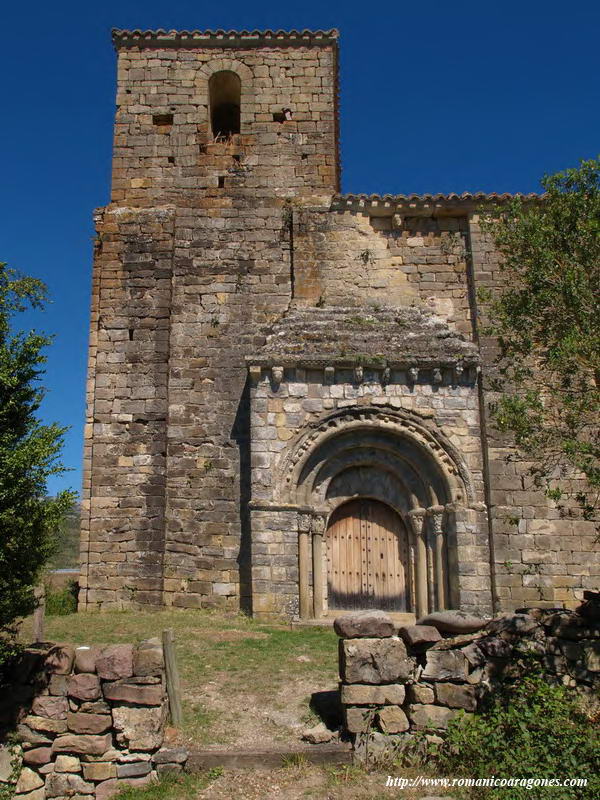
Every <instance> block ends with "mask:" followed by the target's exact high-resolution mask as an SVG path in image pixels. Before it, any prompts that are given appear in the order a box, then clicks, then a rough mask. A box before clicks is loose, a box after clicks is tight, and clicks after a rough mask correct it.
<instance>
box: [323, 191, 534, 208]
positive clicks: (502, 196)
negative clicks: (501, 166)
mask: <svg viewBox="0 0 600 800" xmlns="http://www.w3.org/2000/svg"><path fill="white" fill-rule="evenodd" d="M543 197H544V195H543V194H536V193H535V192H530V193H529V194H523V193H522V192H517V193H516V194H511V193H509V192H502V193H498V192H463V193H462V194H457V193H456V192H450V193H449V194H441V193H438V194H395V195H393V194H383V195H381V194H340V195H337V196H336V197H335V198H334V200H333V203H334V206H335V207H337V208H342V207H344V206H353V207H356V206H385V205H388V206H405V205H411V204H414V205H452V206H456V205H474V204H478V203H485V202H493V203H506V202H508V201H510V200H513V199H515V198H520V199H522V200H528V201H535V200H540V199H542V198H543Z"/></svg>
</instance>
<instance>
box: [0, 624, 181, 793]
mask: <svg viewBox="0 0 600 800" xmlns="http://www.w3.org/2000/svg"><path fill="white" fill-rule="evenodd" d="M12 680H13V685H12V691H11V692H10V694H9V693H7V695H6V696H5V697H4V698H3V699H2V701H1V703H0V785H1V784H2V782H3V783H4V784H8V785H11V784H12V785H13V786H14V784H15V782H16V786H14V791H15V797H16V798H19V800H44V798H57V799H58V798H64V797H72V796H74V797H77V798H80V800H107V798H109V797H112V796H113V795H115V794H116V793H117V792H118V791H119V790H120V788H121V787H122V786H123V785H125V784H130V785H132V786H143V785H145V784H147V783H149V782H151V781H152V780H154V779H155V778H156V777H157V776H159V775H160V774H162V773H164V772H168V771H179V770H181V769H182V768H183V766H182V765H183V764H184V763H185V761H186V758H187V753H186V752H185V751H184V750H181V749H169V748H166V747H163V742H164V733H165V723H166V718H167V696H166V690H165V673H164V659H163V651H162V646H161V644H160V641H159V640H158V639H148V640H146V641H144V642H141V643H140V644H139V645H138V646H137V647H135V646H133V645H131V644H117V645H109V646H108V647H105V648H98V647H73V646H70V645H55V646H52V647H49V648H45V649H37V648H30V649H28V650H25V651H24V653H23V654H22V655H21V656H20V657H19V659H18V661H17V662H16V663H15V664H14V666H13V670H12ZM15 736H16V739H17V741H18V744H12V743H11V744H9V743H8V742H7V739H8V738H9V737H10V738H11V740H12V739H14V738H15ZM2 742H4V744H2Z"/></svg>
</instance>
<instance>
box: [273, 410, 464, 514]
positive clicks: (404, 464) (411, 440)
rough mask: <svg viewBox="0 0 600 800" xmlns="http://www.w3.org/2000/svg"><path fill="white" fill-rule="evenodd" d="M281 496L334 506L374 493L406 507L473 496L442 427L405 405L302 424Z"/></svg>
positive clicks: (285, 464) (307, 503)
mask: <svg viewBox="0 0 600 800" xmlns="http://www.w3.org/2000/svg"><path fill="white" fill-rule="evenodd" d="M278 494H279V497H278V498H277V499H278V500H280V501H282V502H288V503H294V504H298V505H302V506H311V507H313V508H315V507H317V506H318V507H320V508H323V509H329V510H331V509H332V508H333V507H335V506H337V505H339V504H340V503H341V502H345V500H347V499H348V497H351V496H355V495H356V494H362V495H363V496H366V495H370V496H372V497H377V498H378V499H381V500H383V501H384V502H387V503H388V504H389V505H392V506H393V507H394V508H396V509H397V510H398V511H399V512H400V513H401V514H403V515H404V514H406V513H407V512H408V511H410V510H412V509H415V508H428V507H431V506H440V505H442V506H448V505H450V504H453V505H457V506H463V505H467V504H469V502H470V501H472V500H473V488H472V485H471V482H470V480H469V476H468V472H467V470H466V468H465V466H464V464H463V463H462V461H461V459H460V456H459V454H458V452H457V451H456V449H455V448H454V447H453V446H452V444H451V443H450V442H449V441H448V440H447V439H446V437H444V436H443V434H441V433H440V432H439V431H438V430H437V429H434V428H433V427H432V426H430V425H428V424H427V423H425V422H424V421H423V420H422V419H418V418H416V417H415V416H414V415H411V414H409V413H407V412H403V411H391V410H385V411H382V410H380V409H373V408H356V409H344V410H343V411H338V412H336V413H335V414H332V415H331V416H329V417H327V418H326V419H325V420H323V421H322V422H321V423H320V424H318V425H317V426H316V427H311V428H310V429H309V430H306V431H304V432H303V433H302V434H301V435H300V436H299V437H298V439H297V440H296V442H295V445H294V446H293V447H292V448H291V450H290V451H288V455H287V457H286V458H285V459H284V462H283V464H282V470H281V480H280V482H279V489H278Z"/></svg>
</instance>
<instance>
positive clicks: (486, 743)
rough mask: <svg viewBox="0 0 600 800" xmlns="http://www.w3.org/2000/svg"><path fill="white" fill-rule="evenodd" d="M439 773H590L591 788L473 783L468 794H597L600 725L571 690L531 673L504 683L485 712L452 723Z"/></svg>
mask: <svg viewBox="0 0 600 800" xmlns="http://www.w3.org/2000/svg"><path fill="white" fill-rule="evenodd" d="M437 759H438V763H439V767H440V770H439V771H440V774H444V775H452V776H456V777H460V776H465V777H468V778H490V777H492V776H495V777H497V778H526V779H527V778H532V779H535V778H557V779H559V780H560V781H563V780H565V779H568V778H587V780H588V785H587V787H577V788H566V787H552V788H549V787H533V788H530V789H527V788H526V787H506V788H495V789H489V788H486V789H484V788H470V789H465V790H462V791H463V794H462V795H458V796H462V797H465V798H471V799H474V798H482V797H490V796H493V797H494V800H521V799H522V798H528V800H533V798H546V799H548V798H552V800H563V798H564V800H567V798H568V799H569V800H573V798H577V800H597V798H598V797H600V727H599V725H598V720H596V721H595V723H594V722H593V721H592V720H591V719H589V718H588V717H587V716H586V714H585V713H584V711H583V707H582V704H581V701H580V698H579V697H578V696H577V695H575V694H574V692H573V690H572V689H567V688H565V687H562V686H554V685H552V684H551V683H550V682H549V681H548V678H547V677H544V676H543V675H540V674H538V673H533V674H532V673H530V674H528V675H525V676H522V677H520V678H519V679H518V680H516V681H515V682H514V683H512V684H504V685H503V686H501V687H500V688H499V689H498V690H497V691H495V692H494V693H493V694H491V695H490V697H489V698H488V700H487V701H486V702H485V704H484V705H483V706H482V708H481V710H480V711H479V712H478V713H476V714H473V715H469V716H467V715H461V716H460V717H458V718H456V719H454V720H453V721H452V722H451V723H450V725H449V727H448V736H447V739H446V741H445V742H444V744H442V745H440V747H439V749H438V752H437Z"/></svg>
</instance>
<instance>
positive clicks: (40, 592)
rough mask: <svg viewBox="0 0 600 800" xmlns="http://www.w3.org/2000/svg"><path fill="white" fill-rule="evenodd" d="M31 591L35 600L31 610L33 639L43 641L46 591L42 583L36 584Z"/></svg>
mask: <svg viewBox="0 0 600 800" xmlns="http://www.w3.org/2000/svg"><path fill="white" fill-rule="evenodd" d="M33 593H34V597H35V599H36V601H37V606H36V607H35V611H34V612H33V641H34V642H44V641H46V640H45V638H44V628H45V616H46V592H45V589H44V584H40V585H39V586H36V587H35V589H34V591H33Z"/></svg>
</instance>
